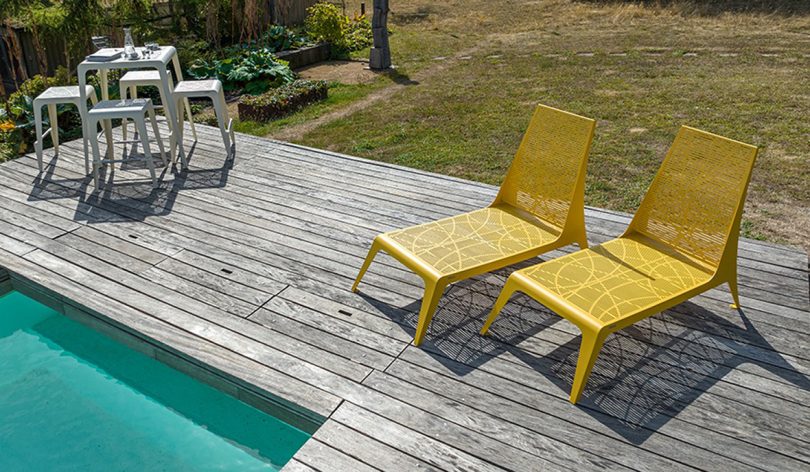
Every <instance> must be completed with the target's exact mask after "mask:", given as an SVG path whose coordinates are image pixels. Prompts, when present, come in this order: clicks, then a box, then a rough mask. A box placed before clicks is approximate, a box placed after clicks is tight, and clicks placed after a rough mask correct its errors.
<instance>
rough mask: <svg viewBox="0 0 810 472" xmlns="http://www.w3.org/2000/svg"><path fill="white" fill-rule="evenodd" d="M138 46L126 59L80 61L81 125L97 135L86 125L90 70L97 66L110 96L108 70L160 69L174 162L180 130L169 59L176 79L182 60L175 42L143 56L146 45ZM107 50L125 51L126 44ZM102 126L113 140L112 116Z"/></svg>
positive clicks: (104, 97)
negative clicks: (132, 57)
mask: <svg viewBox="0 0 810 472" xmlns="http://www.w3.org/2000/svg"><path fill="white" fill-rule="evenodd" d="M135 49H136V50H137V51H138V55H139V57H138V59H126V58H124V57H119V58H118V59H115V60H113V61H107V62H96V61H88V60H86V59H85V60H84V61H82V62H81V64H79V66H78V70H77V72H78V75H79V93H80V94H81V100H80V103H79V112H80V114H81V117H82V127H83V128H84V132H85V136H87V137H88V138H90V139H94V138H95V136H92V134H91V133H93V134H95V133H96V131H97V130H89V129H88V128H87V121H88V120H87V97H86V96H85V95H86V92H85V85H87V73H88V72H89V71H92V70H97V71H98V72H99V76H100V79H101V99H102V100H109V98H110V97H109V96H110V91H109V88H108V84H107V73H108V72H109V71H111V70H115V69H157V71H158V73H159V74H160V81H161V83H162V85H161V87H162V88H163V96H164V97H169V98H168V100H166V101H167V102H168V103H164V104H163V105H164V110H165V112H166V118H167V120H168V122H169V129H170V131H171V132H170V140H169V149H170V153H171V156H172V162H174V160H175V152H176V151H175V148H176V139H177V134H176V133H175V132H174V130H175V129H176V128H177V126H176V123H177V109H176V104H175V101H174V99H172V98H171V97H172V92H173V87H172V79H171V75H170V74H169V69H168V67H169V62H171V63H172V66H173V67H174V72H175V74H176V75H177V80H178V81H179V80H183V72H182V70H181V69H180V60H179V59H178V58H177V50H176V49H175V48H174V46H161V47H160V50H158V51H152V54H151V55H150V56H149V57H144V48H135ZM104 51H123V48H111V49H105V50H104ZM103 127H104V132H105V133H106V135H107V139H108V140H109V142H112V131H111V123H110V122H109V120H107V121H105V123H104V126H103ZM91 136H92V137H91ZM113 152H114V151H113V149H112V146H110V147H109V149H108V153H109V154H110V158H111V159H112V157H113V156H112V153H113ZM84 153H85V156H87V153H88V149H87V145H86V144H85V147H84Z"/></svg>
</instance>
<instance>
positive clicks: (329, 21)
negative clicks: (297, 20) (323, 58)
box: [304, 2, 348, 45]
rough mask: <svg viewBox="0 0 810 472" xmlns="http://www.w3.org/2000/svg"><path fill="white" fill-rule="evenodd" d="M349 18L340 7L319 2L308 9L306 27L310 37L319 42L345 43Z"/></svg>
mask: <svg viewBox="0 0 810 472" xmlns="http://www.w3.org/2000/svg"><path fill="white" fill-rule="evenodd" d="M346 23H348V17H347V16H346V15H344V14H343V13H341V12H340V10H338V7H337V6H335V5H333V4H331V3H327V2H318V3H316V4H315V5H312V6H311V7H309V8H307V17H306V19H305V20H304V27H305V28H306V31H307V33H308V34H309V35H311V36H312V37H313V38H315V39H317V40H319V41H325V42H327V43H332V44H333V45H337V44H341V43H343V37H344V34H345V28H346Z"/></svg>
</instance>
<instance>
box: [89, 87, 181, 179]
mask: <svg viewBox="0 0 810 472" xmlns="http://www.w3.org/2000/svg"><path fill="white" fill-rule="evenodd" d="M147 113H148V114H149V119H150V121H151V122H152V131H153V132H154V133H155V141H157V144H158V147H159V148H160V158H161V159H162V160H163V164H164V165H167V164H168V163H167V162H166V154H165V153H164V152H163V141H161V140H160V132H159V131H158V127H157V120H155V110H154V108H153V107H152V100H150V99H148V98H137V99H128V100H103V101H101V102H98V104H96V106H94V107H93V108H92V109H91V110H90V111H89V112H88V113H87V119H88V123H87V128H88V129H89V130H91V131H92V132H93V134H94V135H95V134H96V131H97V130H98V124H99V122H100V121H102V120H111V119H115V118H121V119H130V120H132V121H134V122H135V128H136V129H137V130H138V134H139V135H140V136H139V137H140V142H141V145H142V146H143V154H144V157H143V160H145V161H146V166H147V167H148V168H149V174H150V175H151V176H152V187H157V185H158V182H157V176H156V175H155V163H154V162H153V161H152V152H151V151H150V150H149V135H147V134H146V114H147ZM123 142H133V143H137V141H126V140H124V141H123ZM113 144H114V143H113V142H112V140H111V139H110V138H109V137H108V138H107V146H109V147H112V146H113ZM92 145H93V181H94V183H95V186H96V188H99V176H98V174H99V169H100V168H101V166H102V165H104V164H115V163H116V162H123V161H125V160H126V159H101V155H100V154H99V151H98V139H93V140H92Z"/></svg>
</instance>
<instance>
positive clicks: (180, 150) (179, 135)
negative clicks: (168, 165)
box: [172, 98, 196, 169]
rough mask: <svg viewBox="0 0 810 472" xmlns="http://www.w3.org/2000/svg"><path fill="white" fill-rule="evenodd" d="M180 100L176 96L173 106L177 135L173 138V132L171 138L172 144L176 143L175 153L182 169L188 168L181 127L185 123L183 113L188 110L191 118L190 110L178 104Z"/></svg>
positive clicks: (173, 162)
mask: <svg viewBox="0 0 810 472" xmlns="http://www.w3.org/2000/svg"><path fill="white" fill-rule="evenodd" d="M181 101H182V99H180V98H178V99H177V101H176V103H177V106H175V108H176V109H177V137H176V138H175V135H174V133H172V139H173V143H172V145H173V144H174V142H176V143H177V153H178V154H180V165H181V166H182V168H183V169H188V160H187V159H186V148H184V147H183V128H184V124H185V121H186V118H185V114H186V112H188V114H189V116H188V117H189V120H191V112H190V111H189V110H188V109H186V110H183V107H181V106H180V105H181ZM191 121H192V122H193V120H191ZM195 139H196V137H195ZM175 160H176V157H175ZM174 164H175V161H174V160H173V161H172V165H174Z"/></svg>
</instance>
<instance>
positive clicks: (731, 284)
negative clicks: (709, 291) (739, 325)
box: [728, 274, 742, 310]
mask: <svg viewBox="0 0 810 472" xmlns="http://www.w3.org/2000/svg"><path fill="white" fill-rule="evenodd" d="M728 289H729V290H730V291H731V299H732V300H734V303H732V304H731V305H730V306H731V308H733V309H735V310H739V309H740V307H741V306H742V305H740V292H739V291H738V289H737V275H736V274H735V275H734V277H732V278H730V279H729V280H728Z"/></svg>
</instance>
